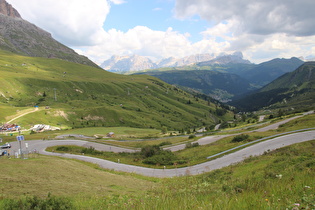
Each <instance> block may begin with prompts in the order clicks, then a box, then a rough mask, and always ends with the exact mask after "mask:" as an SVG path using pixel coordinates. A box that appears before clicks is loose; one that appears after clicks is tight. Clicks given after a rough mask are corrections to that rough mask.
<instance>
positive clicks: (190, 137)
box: [188, 135, 196, 139]
mask: <svg viewBox="0 0 315 210" xmlns="http://www.w3.org/2000/svg"><path fill="white" fill-rule="evenodd" d="M195 137H196V136H195V135H190V136H189V137H188V139H193V138H195Z"/></svg>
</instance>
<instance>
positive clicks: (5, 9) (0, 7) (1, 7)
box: [0, 0, 22, 18]
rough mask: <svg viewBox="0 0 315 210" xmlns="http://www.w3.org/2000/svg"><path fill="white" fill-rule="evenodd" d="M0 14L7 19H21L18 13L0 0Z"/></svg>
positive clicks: (3, 0)
mask: <svg viewBox="0 0 315 210" xmlns="http://www.w3.org/2000/svg"><path fill="white" fill-rule="evenodd" d="M0 13H1V14H4V15H6V16H9V17H14V18H22V17H21V15H20V14H19V12H18V11H17V10H16V9H14V8H13V7H12V5H11V4H8V3H7V2H6V1H5V0H0Z"/></svg>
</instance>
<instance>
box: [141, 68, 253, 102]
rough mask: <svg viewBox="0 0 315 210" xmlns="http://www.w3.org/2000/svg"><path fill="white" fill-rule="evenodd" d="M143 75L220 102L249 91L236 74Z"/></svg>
mask: <svg viewBox="0 0 315 210" xmlns="http://www.w3.org/2000/svg"><path fill="white" fill-rule="evenodd" d="M144 74H147V75H151V76H154V77H157V78H159V79H161V80H163V81H165V82H167V83H169V84H175V85H179V86H181V87H185V88H190V89H193V90H195V91H199V92H201V93H203V94H206V95H209V96H211V97H213V98H215V99H217V100H220V101H227V100H230V99H231V98H232V97H234V96H236V95H241V94H244V93H246V92H248V91H250V90H251V85H250V84H249V82H248V81H247V80H245V79H243V78H241V77H240V76H238V75H236V74H230V73H222V72H219V71H209V70H186V71H184V70H177V71H155V72H145V73H144Z"/></svg>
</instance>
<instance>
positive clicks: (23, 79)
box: [0, 51, 228, 130]
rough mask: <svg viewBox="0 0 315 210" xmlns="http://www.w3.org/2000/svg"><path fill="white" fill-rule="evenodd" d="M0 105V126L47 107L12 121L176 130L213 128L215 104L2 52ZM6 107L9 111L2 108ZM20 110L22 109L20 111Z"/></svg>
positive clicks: (134, 79) (156, 84) (134, 80)
mask: <svg viewBox="0 0 315 210" xmlns="http://www.w3.org/2000/svg"><path fill="white" fill-rule="evenodd" d="M0 74H1V78H0V82H1V86H0V106H1V109H4V110H8V111H7V112H6V116H3V115H0V117H2V119H0V120H1V121H2V122H6V121H8V120H9V119H11V118H12V117H10V116H13V115H15V114H16V113H15V112H12V111H13V110H14V109H12V107H17V108H16V110H15V111H17V110H21V109H24V108H25V107H34V106H39V108H41V107H46V106H49V109H44V108H42V109H39V111H37V112H34V113H32V114H29V115H27V116H26V117H23V118H21V119H17V120H16V122H19V123H22V124H23V125H24V126H26V127H27V126H30V125H31V124H37V123H46V124H51V125H58V124H59V125H60V124H62V125H67V126H68V127H85V126H132V127H151V128H161V127H163V126H166V127H168V128H169V129H174V130H179V129H186V128H195V127H201V126H211V125H213V124H215V123H217V121H218V120H220V118H221V119H223V118H226V117H228V114H227V115H225V116H221V117H220V118H218V117H217V116H215V115H214V114H212V113H215V111H216V110H217V109H220V107H219V105H215V104H212V103H210V102H207V101H203V100H201V99H197V98H194V97H193V96H191V95H190V94H188V93H186V92H184V91H182V90H180V89H178V88H176V87H173V86H172V85H169V84H166V83H164V82H162V81H160V80H158V79H156V78H153V77H149V76H145V75H139V76H124V75H117V74H113V73H109V72H106V71H104V70H101V69H98V68H93V67H90V66H86V65H81V64H75V63H71V62H66V61H63V60H59V59H44V58H32V57H23V56H19V55H16V54H12V53H8V52H6V51H0ZM6 107H8V109H6ZM23 107H24V108H23Z"/></svg>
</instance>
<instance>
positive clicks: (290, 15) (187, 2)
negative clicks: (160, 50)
mask: <svg viewBox="0 0 315 210" xmlns="http://www.w3.org/2000/svg"><path fill="white" fill-rule="evenodd" d="M313 8H315V1H313V0H299V1H296V0H255V1H253V0H242V1H235V0H225V1H224V3H223V2H221V1H217V0H177V1H176V8H175V12H176V15H177V17H179V18H187V17H192V16H194V15H199V16H200V17H201V18H203V19H206V20H208V21H210V22H215V23H220V22H222V21H228V20H237V21H239V22H240V23H241V24H242V30H243V31H244V32H246V33H251V34H261V35H266V34H273V33H286V34H289V35H298V36H309V35H314V34H315V22H314V21H313V20H314V19H315V13H314V11H313Z"/></svg>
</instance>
